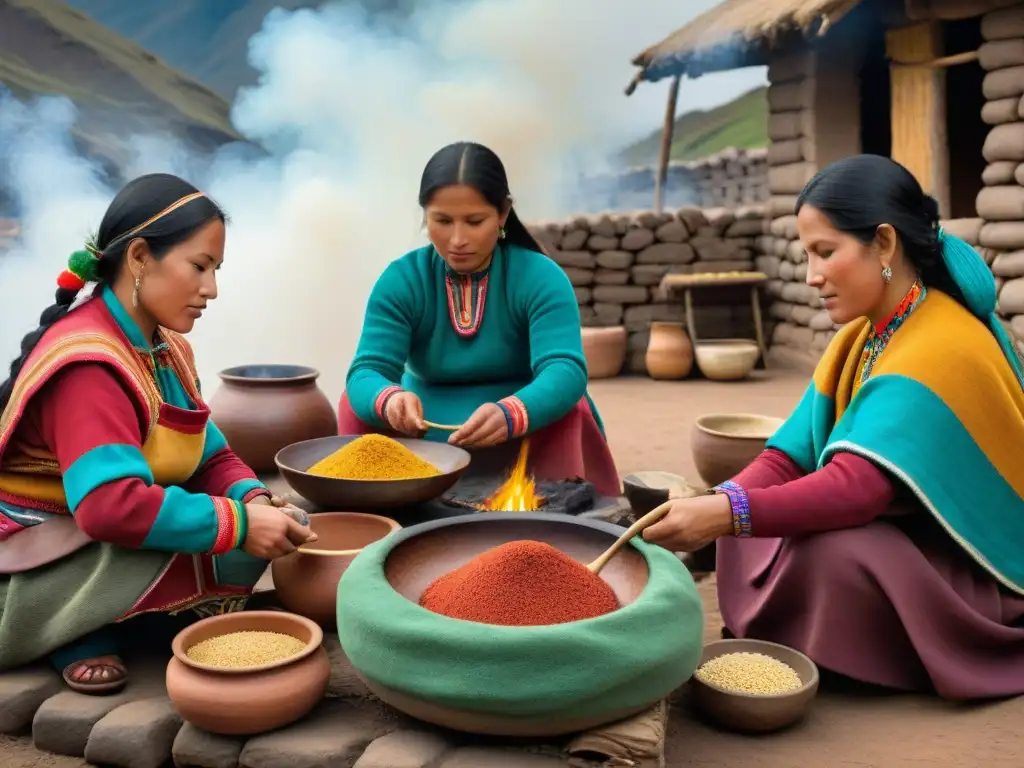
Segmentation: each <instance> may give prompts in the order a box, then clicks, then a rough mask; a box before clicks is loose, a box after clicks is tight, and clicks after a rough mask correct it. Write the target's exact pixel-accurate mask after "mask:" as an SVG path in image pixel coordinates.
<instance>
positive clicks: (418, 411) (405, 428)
mask: <svg viewBox="0 0 1024 768" xmlns="http://www.w3.org/2000/svg"><path fill="white" fill-rule="evenodd" d="M384 420H385V421H387V423H388V425H389V426H390V427H391V428H392V429H394V430H395V431H396V432H401V433H402V434H403V435H409V436H410V437H423V435H424V434H425V433H426V431H427V425H426V424H424V423H423V403H422V402H420V399H419V397H417V396H416V395H415V394H414V393H412V392H396V393H395V394H393V395H392V396H391V397H389V398H388V405H387V408H385V409H384Z"/></svg>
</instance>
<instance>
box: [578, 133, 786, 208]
mask: <svg viewBox="0 0 1024 768" xmlns="http://www.w3.org/2000/svg"><path fill="white" fill-rule="evenodd" d="M657 172H658V170H657V168H656V167H655V166H644V167H639V168H630V169H628V170H625V171H622V172H621V173H614V174H604V175H600V176H592V177H588V178H585V179H583V181H582V182H581V192H580V200H581V201H582V202H583V207H582V208H581V209H586V210H614V211H622V210H626V211H633V210H643V209H645V208H650V207H651V205H652V204H653V202H654V181H655V176H656V175H657ZM767 199H768V150H766V149H731V148H730V149H726V150H723V151H721V152H718V153H716V154H714V155H710V156H708V157H704V158H701V159H700V160H693V161H689V162H672V163H670V164H669V166H668V177H667V179H666V181H665V191H664V197H663V200H664V205H665V207H666V208H679V207H681V206H695V207H701V208H717V207H725V208H737V207H741V206H748V205H755V204H758V203H763V202H765V201H766V200H767Z"/></svg>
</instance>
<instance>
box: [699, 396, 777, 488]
mask: <svg viewBox="0 0 1024 768" xmlns="http://www.w3.org/2000/svg"><path fill="white" fill-rule="evenodd" d="M782 422H783V420H782V419H777V418H775V417H773V416H758V415H755V414H748V413H712V414H708V415H706V416H700V417H698V418H697V420H696V421H694V423H693V431H692V433H691V435H690V450H692V451H693V463H694V465H695V466H696V467H697V472H699V473H700V476H701V478H702V479H703V480H704V482H705V483H707V484H708V485H709V486H713V485H718V484H719V483H724V482H725V481H726V480H729V479H731V478H733V477H735V476H736V475H737V474H739V472H740V471H741V470H742V469H743V468H744V467H746V466H747V465H748V464H749V463H750V462H752V461H753V460H754V459H755V458H757V455H758V454H759V453H761V451H763V450H764V446H765V443H766V442H767V441H768V438H769V437H771V436H772V435H773V434H774V433H775V430H777V429H778V428H779V427H781V426H782Z"/></svg>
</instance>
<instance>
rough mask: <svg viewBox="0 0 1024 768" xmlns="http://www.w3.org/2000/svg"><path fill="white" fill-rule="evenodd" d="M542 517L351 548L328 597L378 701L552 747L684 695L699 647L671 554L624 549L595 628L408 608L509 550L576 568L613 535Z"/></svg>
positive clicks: (439, 526)
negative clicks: (611, 602)
mask: <svg viewBox="0 0 1024 768" xmlns="http://www.w3.org/2000/svg"><path fill="white" fill-rule="evenodd" d="M622 530H623V529H622V528H620V527H619V526H615V525H610V524H608V523H603V522H598V521H593V520H580V519H578V518H575V517H570V516H567V515H557V514H543V513H531V512H526V513H517V512H508V513H486V514H485V513H480V514H473V515H464V516H460V517H454V518H447V519H444V520H435V521H432V522H428V523H423V524H421V525H416V526H412V527H410V528H405V529H403V530H400V531H396V532H395V533H394V534H392V535H391V536H389V537H388V538H387V539H385V540H384V541H381V542H378V543H377V544H373V545H371V546H370V547H368V548H367V549H365V550H364V551H363V552H362V553H361V554H360V555H359V556H357V557H356V559H355V560H354V561H353V562H352V564H351V565H350V566H349V569H348V570H347V571H346V572H345V575H344V576H343V577H342V579H341V582H340V584H339V587H338V633H339V637H340V638H341V642H342V645H343V647H344V649H345V652H346V654H347V655H348V658H349V660H350V661H351V662H352V665H353V667H354V668H355V670H356V671H357V673H358V674H359V675H360V677H361V678H362V679H363V680H364V682H365V683H366V684H367V686H369V688H370V689H371V690H372V691H373V692H374V693H376V694H377V695H378V696H379V697H380V698H381V699H383V700H384V701H386V702H387V703H389V704H390V705H392V706H393V707H395V708H397V709H399V710H402V711H403V712H406V713H407V714H409V715H412V716H413V717H417V718H419V719H421V720H425V721H427V722H430V723H434V724H436V725H441V726H444V727H447V728H453V729H456V730H462V731H468V732H472V733H482V734H492V735H502V736H554V735H559V734H565V733H571V732H574V731H579V730H583V729H586V728H590V727H593V726H595V725H599V724H601V723H605V722H610V721H613V720H618V719H621V718H624V717H628V716H629V715H632V714H634V713H636V712H639V711H642V710H644V709H646V708H648V707H650V706H652V705H653V704H655V703H656V702H657V701H659V700H660V699H661V698H663V697H664V696H666V695H667V694H669V693H670V692H671V691H672V690H674V689H675V688H676V687H678V686H679V685H681V684H682V683H684V682H685V681H686V680H688V679H689V678H690V676H691V675H692V674H693V671H694V670H695V669H696V667H697V663H698V662H699V659H700V653H701V640H702V636H703V612H702V610H701V604H700V598H699V597H698V595H697V591H696V587H695V585H694V583H693V580H692V578H691V577H690V574H689V572H688V571H687V570H686V568H685V567H683V565H682V564H681V563H680V562H679V560H678V558H677V557H676V556H675V555H673V554H672V553H670V552H668V551H666V550H664V549H661V548H660V547H655V546H650V545H647V544H645V543H643V542H640V541H638V540H635V539H634V542H633V546H630V547H626V548H624V549H623V550H622V551H620V552H619V554H617V555H616V556H615V557H614V558H613V559H612V561H611V562H610V563H609V564H608V565H607V566H606V567H605V568H604V570H603V571H602V572H601V576H602V578H604V579H605V580H606V581H607V582H608V583H609V584H610V585H611V587H612V589H613V590H614V591H615V594H616V595H617V597H618V598H619V601H620V603H621V604H622V606H623V607H621V608H620V609H619V610H617V611H614V612H613V613H611V614H607V615H605V616H600V617H598V618H596V619H588V620H586V621H579V622H573V623H571V624H561V625H554V626H535V627H513V626H494V625H487V624H477V623H475V622H469V621H460V620H455V619H450V618H448V617H446V616H441V615H439V614H435V613H432V612H430V611H428V610H426V609H425V608H422V607H420V606H419V604H418V601H419V598H420V595H421V594H422V593H423V590H424V589H425V588H426V587H427V585H429V584H430V583H431V582H432V581H433V580H434V579H436V578H437V577H439V576H441V575H443V574H445V573H448V572H449V571H451V570H453V569H455V568H457V567H459V566H460V565H463V564H464V563H466V562H468V561H469V560H471V559H472V558H473V557H475V556H476V555H478V554H480V553H481V552H484V551H485V550H488V549H490V548H492V547H495V546H497V545H499V544H503V543H506V542H509V541H515V540H520V539H533V540H537V541H543V542H546V543H548V544H551V545H552V546H555V547H557V548H558V549H560V550H562V551H563V552H565V553H567V554H569V555H570V556H572V557H574V558H575V559H577V560H578V561H580V562H589V561H590V560H592V559H594V558H595V557H597V556H598V555H599V554H600V553H601V552H603V551H604V550H605V549H606V548H607V547H608V546H609V545H610V544H611V543H612V542H613V541H615V539H616V538H617V537H618V536H619V535H620V534H621V533H622Z"/></svg>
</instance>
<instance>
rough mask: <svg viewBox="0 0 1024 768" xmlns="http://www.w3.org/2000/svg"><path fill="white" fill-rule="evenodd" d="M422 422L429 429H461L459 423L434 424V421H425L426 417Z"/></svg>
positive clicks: (449, 430) (456, 430)
mask: <svg viewBox="0 0 1024 768" xmlns="http://www.w3.org/2000/svg"><path fill="white" fill-rule="evenodd" d="M423 424H424V425H425V426H427V427H429V428H430V429H443V430H445V431H446V432H458V431H459V430H460V429H462V425H461V424H435V423H434V422H432V421H427V420H426V419H424V420H423Z"/></svg>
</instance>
